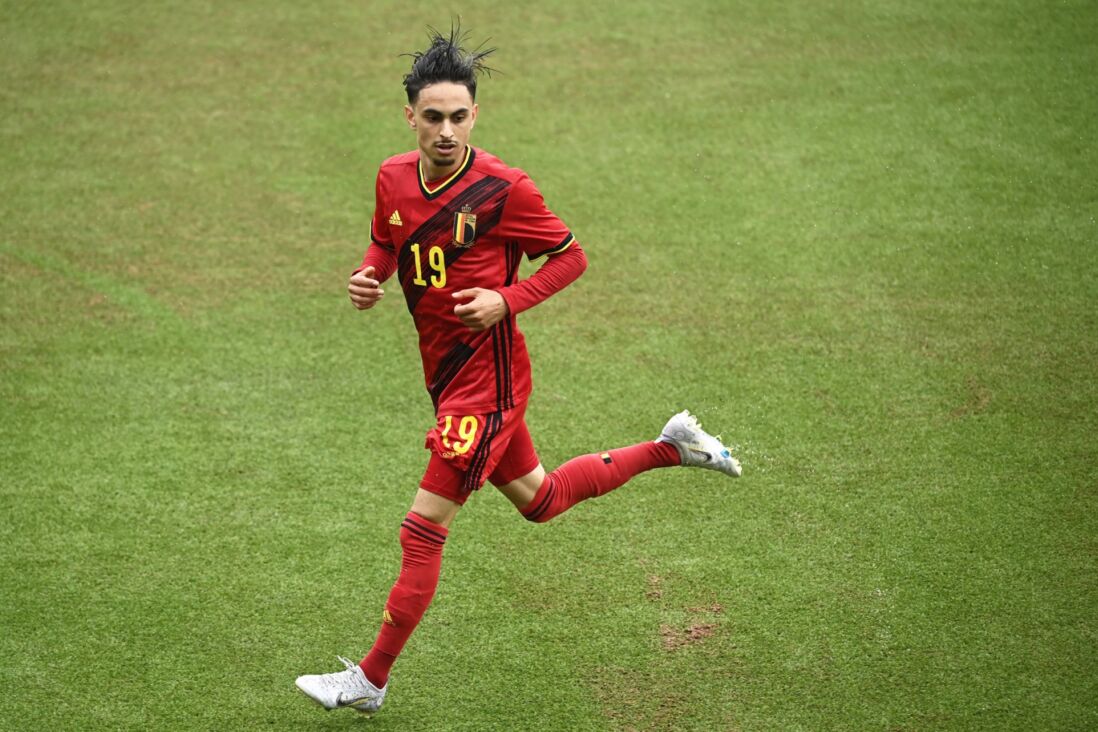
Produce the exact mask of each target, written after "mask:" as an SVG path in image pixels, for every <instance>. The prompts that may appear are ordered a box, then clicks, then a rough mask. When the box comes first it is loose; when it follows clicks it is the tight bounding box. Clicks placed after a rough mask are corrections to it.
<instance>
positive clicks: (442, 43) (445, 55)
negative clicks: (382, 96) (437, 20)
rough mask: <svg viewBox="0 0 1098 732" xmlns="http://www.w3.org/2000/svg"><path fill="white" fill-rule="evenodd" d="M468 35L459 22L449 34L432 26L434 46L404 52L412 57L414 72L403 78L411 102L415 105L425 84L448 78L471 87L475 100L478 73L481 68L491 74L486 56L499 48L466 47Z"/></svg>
mask: <svg viewBox="0 0 1098 732" xmlns="http://www.w3.org/2000/svg"><path fill="white" fill-rule="evenodd" d="M469 35H470V34H469V33H462V32H461V26H460V25H451V26H450V35H449V36H444V35H442V34H441V33H439V32H438V31H437V30H435V29H434V28H430V29H428V37H429V38H430V39H431V45H430V46H428V47H427V50H426V51H416V52H415V53H407V54H404V55H405V56H411V57H412V71H411V73H409V74H407V75H406V76H405V77H404V90H405V91H406V92H407V93H408V104H410V105H411V106H413V107H414V106H415V104H416V102H417V101H418V100H419V94H420V92H421V91H423V89H424V88H425V87H428V86H431V85H432V84H438V83H441V82H447V81H448V82H450V83H453V84H461V85H462V86H464V87H465V88H466V89H468V90H469V98H470V99H472V100H473V101H476V98H477V76H478V75H479V74H480V73H481V72H482V71H484V72H487V73H488V74H489V75H491V73H492V70H491V69H490V68H488V67H487V66H485V65H484V59H485V58H487V57H488V56H489V55H491V54H492V53H493V52H494V51H495V50H496V49H494V48H487V49H486V48H484V45H483V44H481V45H480V46H477V47H476V48H474V49H472V50H467V49H465V48H463V47H462V45H461V44H462V43H464V42H465V40H466V39H467V38H469Z"/></svg>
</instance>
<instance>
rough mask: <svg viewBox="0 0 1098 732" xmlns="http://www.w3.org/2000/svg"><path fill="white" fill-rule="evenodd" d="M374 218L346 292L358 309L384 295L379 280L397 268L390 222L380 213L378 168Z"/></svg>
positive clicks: (366, 307) (381, 194) (381, 193)
mask: <svg viewBox="0 0 1098 732" xmlns="http://www.w3.org/2000/svg"><path fill="white" fill-rule="evenodd" d="M374 194H375V197H374V219H373V221H372V222H371V223H370V246H369V248H368V249H367V250H366V255H365V256H364V257H363V258H362V264H360V265H359V266H358V269H356V270H355V271H354V272H353V273H352V274H351V280H350V282H348V283H347V294H348V295H350V297H351V303H352V304H353V305H354V306H355V307H356V308H358V309H359V310H369V309H370V308H372V307H373V306H374V305H376V304H377V303H378V301H379V300H380V299H381V298H382V297H383V296H384V295H385V291H384V290H382V289H381V283H382V282H384V281H385V280H387V279H389V277H391V276H392V274H393V272H395V271H396V268H397V256H396V247H395V246H394V245H393V238H392V234H391V232H390V231H389V221H388V220H387V219H386V218H385V217H384V216H383V215H382V212H383V211H385V210H387V209H386V207H385V205H384V200H385V192H384V187H383V185H382V177H381V171H378V175H377V183H376V184H375V190H374Z"/></svg>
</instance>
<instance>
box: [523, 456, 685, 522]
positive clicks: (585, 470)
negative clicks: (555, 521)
mask: <svg viewBox="0 0 1098 732" xmlns="http://www.w3.org/2000/svg"><path fill="white" fill-rule="evenodd" d="M681 462H682V459H681V458H680V457H679V451H678V450H677V449H675V446H674V445H671V444H670V443H667V442H642V443H640V444H639V445H633V446H631V447H622V448H618V449H617V450H610V451H609V452H603V453H598V454H592V455H582V456H580V457H577V458H572V459H571V460H569V461H568V462H566V463H565V464H564V465H561V466H560V467H559V468H557V469H556V470H554V471H553V472H552V473H549V474H548V475H546V476H545V482H544V483H542V484H541V488H539V489H538V492H537V494H535V495H534V500H532V501H530V504H529V505H528V506H527V507H526V508H524V509H522V515H523V516H525V517H526V518H527V519H528V520H530V521H536V522H537V523H544V522H545V521H548V520H549V519H551V518H553V517H554V516H559V515H560V514H562V513H564V512H565V511H567V510H568V509H569V508H571V507H572V506H574V505H576V504H577V503H579V502H580V501H584V500H586V499H588V498H595V497H596V496H601V495H604V494H606V493H609V492H610V491H612V490H614V489H615V488H617V487H619V486H621V485H624V484H625V483H626V481H628V480H629V479H630V478H632V477H633V476H634V475H637V474H638V473H643V472H644V471H646V470H651V469H652V468H666V467H670V466H672V465H679V464H680V463H681Z"/></svg>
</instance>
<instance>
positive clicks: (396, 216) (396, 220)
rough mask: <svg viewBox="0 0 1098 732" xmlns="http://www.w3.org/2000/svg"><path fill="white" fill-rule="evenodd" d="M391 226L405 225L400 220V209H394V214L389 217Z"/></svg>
mask: <svg viewBox="0 0 1098 732" xmlns="http://www.w3.org/2000/svg"><path fill="white" fill-rule="evenodd" d="M389 226H404V222H403V221H401V220H400V211H393V215H392V216H390V217H389Z"/></svg>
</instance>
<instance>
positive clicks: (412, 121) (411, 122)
mask: <svg viewBox="0 0 1098 732" xmlns="http://www.w3.org/2000/svg"><path fill="white" fill-rule="evenodd" d="M404 119H406V120H407V121H408V126H409V127H411V128H412V129H413V130H414V129H415V128H416V111H415V110H414V109H412V108H411V106H409V105H407V104H405V105H404Z"/></svg>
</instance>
